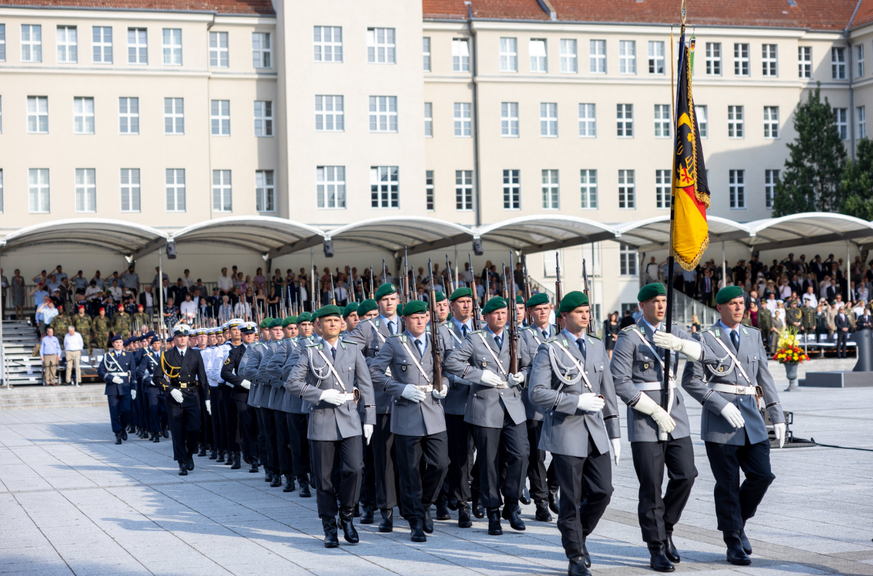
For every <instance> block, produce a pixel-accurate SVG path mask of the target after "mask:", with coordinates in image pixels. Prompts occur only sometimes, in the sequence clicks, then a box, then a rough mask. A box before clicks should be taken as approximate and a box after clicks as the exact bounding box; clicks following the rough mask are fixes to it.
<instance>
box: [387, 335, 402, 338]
mask: <svg viewBox="0 0 873 576" xmlns="http://www.w3.org/2000/svg"><path fill="white" fill-rule="evenodd" d="M401 336H403V334H391V335H390V336H388V337H389V338H400V337H401Z"/></svg>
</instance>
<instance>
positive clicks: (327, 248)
mask: <svg viewBox="0 0 873 576" xmlns="http://www.w3.org/2000/svg"><path fill="white" fill-rule="evenodd" d="M324 257H325V258H333V240H325V241H324Z"/></svg>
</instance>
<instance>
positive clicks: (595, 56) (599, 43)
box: [588, 38, 608, 74]
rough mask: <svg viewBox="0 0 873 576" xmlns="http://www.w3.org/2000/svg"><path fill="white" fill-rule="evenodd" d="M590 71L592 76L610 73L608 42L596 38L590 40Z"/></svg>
mask: <svg viewBox="0 0 873 576" xmlns="http://www.w3.org/2000/svg"><path fill="white" fill-rule="evenodd" d="M601 68H602V70H601ZM588 71H589V72H590V73H591V74H606V73H607V72H608V68H607V61H606V40H600V39H595V38H592V39H589V40H588Z"/></svg>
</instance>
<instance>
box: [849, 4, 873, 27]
mask: <svg viewBox="0 0 873 576" xmlns="http://www.w3.org/2000/svg"><path fill="white" fill-rule="evenodd" d="M870 22H873V0H861V5H860V6H858V12H857V13H856V14H855V18H854V19H853V20H852V24H851V25H850V26H849V28H858V27H860V26H863V25H864V24H869V23H870Z"/></svg>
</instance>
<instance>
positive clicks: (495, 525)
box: [488, 508, 503, 536]
mask: <svg viewBox="0 0 873 576" xmlns="http://www.w3.org/2000/svg"><path fill="white" fill-rule="evenodd" d="M488 534H489V535H490V536H500V535H501V534H503V527H502V526H500V508H489V509H488Z"/></svg>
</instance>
